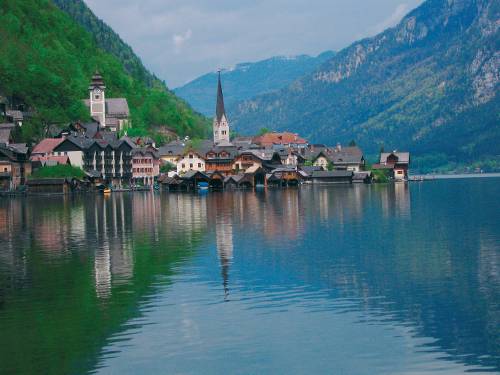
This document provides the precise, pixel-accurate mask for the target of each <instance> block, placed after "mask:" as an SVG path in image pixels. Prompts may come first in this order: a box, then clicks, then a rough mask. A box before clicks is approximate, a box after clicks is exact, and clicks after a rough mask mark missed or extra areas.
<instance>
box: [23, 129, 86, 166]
mask: <svg viewBox="0 0 500 375" xmlns="http://www.w3.org/2000/svg"><path fill="white" fill-rule="evenodd" d="M49 140H50V142H49ZM56 140H59V142H56ZM92 142H93V140H91V139H90V138H87V137H84V136H75V135H70V136H67V137H66V138H55V139H50V138H47V139H44V140H43V141H42V142H40V143H39V144H38V145H36V147H35V149H34V151H35V155H38V152H45V151H49V150H50V148H51V147H52V153H51V154H52V155H53V156H67V157H68V158H69V162H70V164H71V165H72V166H73V167H78V168H83V164H84V163H83V159H84V152H85V149H86V147H89V146H90V144H91V143H92ZM32 155H33V154H32Z"/></svg>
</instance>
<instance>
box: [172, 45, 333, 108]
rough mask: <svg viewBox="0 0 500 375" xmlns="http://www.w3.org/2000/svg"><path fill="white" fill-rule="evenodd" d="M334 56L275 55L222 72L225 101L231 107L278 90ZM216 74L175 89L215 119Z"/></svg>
mask: <svg viewBox="0 0 500 375" xmlns="http://www.w3.org/2000/svg"><path fill="white" fill-rule="evenodd" d="M332 56H334V52H332V51H328V52H324V53H322V54H320V55H318V56H316V57H312V56H308V55H299V56H276V57H271V58H269V59H266V60H262V61H257V62H246V63H241V64H237V65H236V66H234V67H232V68H229V69H226V70H223V71H222V73H221V74H222V80H223V85H224V99H225V101H226V107H227V108H228V109H229V110H231V108H232V107H233V106H234V105H235V104H236V103H238V102H239V101H242V100H247V99H250V98H253V97H254V96H257V95H260V94H264V93H269V92H272V91H276V90H279V89H281V88H283V87H285V86H287V85H288V84H290V83H291V82H293V81H294V80H295V79H297V78H299V77H302V76H303V75H305V74H307V73H310V72H312V71H314V70H315V69H316V68H317V67H318V66H320V65H321V64H322V63H324V62H325V61H327V60H328V59H329V58H330V57H332ZM216 85H217V72H211V73H208V74H205V75H203V76H201V77H199V78H196V79H195V80H193V81H191V82H189V83H187V84H185V85H184V86H182V87H179V88H177V89H175V90H174V92H175V93H176V94H177V95H179V96H180V97H181V98H183V99H185V100H186V101H187V102H188V103H190V104H191V105H192V106H193V108H195V109H196V110H198V111H199V112H201V113H203V114H205V115H207V116H213V114H214V111H215V89H216Z"/></svg>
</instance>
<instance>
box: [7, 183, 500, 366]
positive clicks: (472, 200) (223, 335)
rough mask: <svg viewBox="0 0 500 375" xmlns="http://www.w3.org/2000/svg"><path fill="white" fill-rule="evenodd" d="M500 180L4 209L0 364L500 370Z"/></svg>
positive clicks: (16, 204)
mask: <svg viewBox="0 0 500 375" xmlns="http://www.w3.org/2000/svg"><path fill="white" fill-rule="evenodd" d="M496 183H497V181H461V182H456V181H453V182H449V181H439V182H436V183H435V184H434V183H432V184H431V183H429V184H415V185H410V186H409V185H406V184H395V185H387V186H364V185H359V186H352V187H342V186H339V187H328V188H322V187H318V186H311V187H303V188H301V189H288V190H284V191H281V190H280V191H273V190H269V191H263V192H257V193H253V192H234V193H224V194H222V193H213V194H209V195H208V196H197V195H190V194H171V195H170V194H162V195H160V194H151V193H145V194H123V195H122V194H115V195H113V196H111V197H93V196H91V197H57V198H47V199H44V200H40V199H31V198H29V199H12V200H3V201H1V202H0V240H1V241H2V243H3V247H2V249H1V250H0V276H1V278H0V329H1V331H2V332H3V335H2V336H1V338H0V344H1V347H2V348H5V349H4V350H2V351H1V354H0V363H2V364H4V368H5V369H6V373H9V372H16V373H33V372H36V370H37V369H38V370H39V369H47V370H50V371H49V372H52V373H84V372H87V371H91V370H93V369H94V370H99V369H101V370H102V372H103V373H107V372H108V371H109V372H111V371H117V372H120V373H127V372H132V373H133V372H134V371H139V370H142V371H145V372H148V371H150V372H161V371H163V372H165V371H167V372H186V373H197V372H200V371H202V372H204V373H220V372H227V373H238V372H240V373H241V372H243V373H245V371H241V369H250V370H253V372H255V373H263V372H264V373H269V372H272V371H270V369H275V370H277V371H279V369H283V368H287V367H288V366H292V367H290V369H291V370H292V369H293V370H294V371H290V372H297V373H305V372H324V370H325V369H332V370H333V368H337V369H338V368H339V367H338V366H340V368H343V369H344V370H345V371H346V372H347V373H353V372H355V373H386V372H388V371H389V370H391V371H392V370H394V371H395V372H397V373H409V372H414V373H432V372H434V371H437V369H438V368H439V369H441V370H442V371H443V372H444V373H450V374H452V373H462V372H465V371H469V370H474V371H499V370H500V362H499V360H500V352H499V349H498V348H500V334H499V332H498V326H499V316H500V311H499V310H500V309H499V301H500V295H499V294H500V276H499V275H500V274H499V270H500V255H499V254H500V234H499V233H498V230H497V228H496V223H497V222H498V221H499V220H500V213H499V212H500V210H499V208H500V207H498V204H492V203H491V202H496V200H495V197H496V196H497V194H498V189H497V188H496ZM214 270H217V271H216V272H214ZM224 301H225V302H226V303H222V304H221V303H220V302H224ZM311 314H312V315H311ZM40 317H46V318H45V319H42V320H40ZM27 322H29V324H27ZM150 324H152V325H153V326H151V328H149V327H150ZM292 336H293V337H292ZM26 357H28V358H30V361H26ZM291 357H293V358H291ZM61 358H63V359H61ZM332 358H333V359H332ZM28 363H29V365H28ZM209 364H211V365H212V366H213V367H210V366H209ZM207 366H208V367H207ZM332 366H333V367H332ZM342 366H343V367H342ZM2 370H3V369H2ZM2 370H0V372H2Z"/></svg>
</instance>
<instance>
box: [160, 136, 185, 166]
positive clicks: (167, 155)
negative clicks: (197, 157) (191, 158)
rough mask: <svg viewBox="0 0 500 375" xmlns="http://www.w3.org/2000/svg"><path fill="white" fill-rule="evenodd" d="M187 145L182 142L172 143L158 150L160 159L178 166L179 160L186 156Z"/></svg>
mask: <svg viewBox="0 0 500 375" xmlns="http://www.w3.org/2000/svg"><path fill="white" fill-rule="evenodd" d="M185 150H186V144H185V143H184V142H182V141H172V142H170V143H168V144H166V145H164V146H161V147H160V148H159V149H158V154H159V156H160V159H161V160H162V161H164V162H167V163H170V164H173V165H177V162H178V161H179V159H180V158H181V157H182V156H183V155H184V151H185Z"/></svg>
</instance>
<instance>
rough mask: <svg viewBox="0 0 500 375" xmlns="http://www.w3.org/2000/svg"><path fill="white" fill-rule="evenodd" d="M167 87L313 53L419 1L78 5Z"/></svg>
mask: <svg viewBox="0 0 500 375" xmlns="http://www.w3.org/2000/svg"><path fill="white" fill-rule="evenodd" d="M85 2H86V3H87V5H88V6H89V7H90V8H91V9H92V10H93V11H94V13H95V14H96V15H97V17H99V18H101V19H102V20H104V22H106V23H107V24H108V25H110V26H111V27H112V28H113V29H114V30H115V31H116V32H117V33H118V34H119V35H120V36H121V37H122V39H123V40H124V41H125V42H126V43H128V44H129V45H130V46H131V47H132V48H133V49H134V51H135V52H136V53H137V54H138V55H139V56H140V57H141V59H142V61H143V63H144V65H145V66H146V67H147V68H148V69H149V70H151V71H152V72H153V73H155V74H156V75H157V76H158V77H159V78H161V79H163V80H165V81H166V82H167V85H168V86H169V87H171V88H175V87H178V86H181V85H183V84H185V83H187V82H189V81H190V80H193V79H195V78H197V77H199V76H200V75H203V74H205V73H207V72H211V71H215V70H217V69H219V68H224V69H229V68H231V67H232V66H234V65H236V64H238V63H242V62H250V61H258V60H262V59H266V58H269V57H272V56H278V55H285V56H293V55H300V54H308V55H317V54H319V53H321V52H324V51H327V50H341V49H342V48H344V47H347V46H348V45H350V44H351V43H353V42H354V41H356V40H358V39H361V38H364V37H367V36H373V35H376V34H377V33H379V32H381V31H383V30H384V29H386V28H388V27H391V26H394V25H396V24H397V23H398V22H399V21H400V20H401V18H402V17H403V16H404V15H405V14H406V13H408V12H409V11H410V10H411V9H413V8H415V7H417V6H418V5H419V4H421V3H422V2H423V1H422V0H85Z"/></svg>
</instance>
